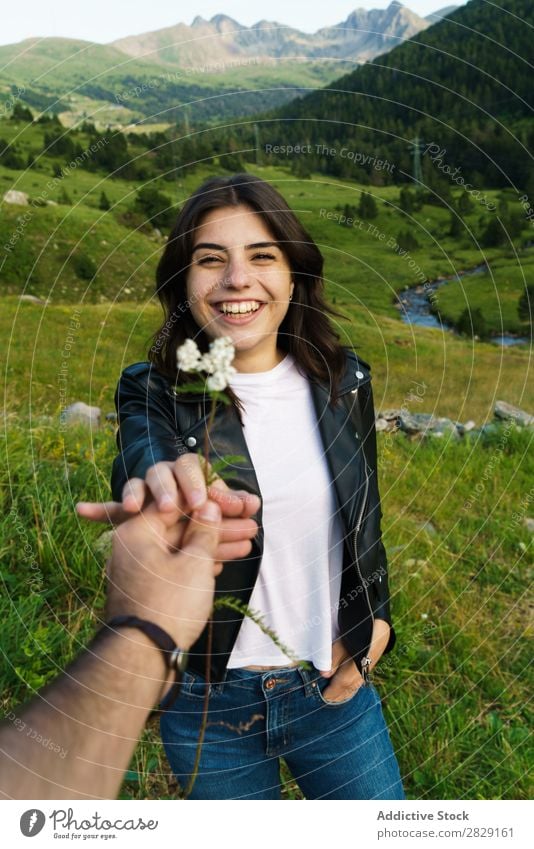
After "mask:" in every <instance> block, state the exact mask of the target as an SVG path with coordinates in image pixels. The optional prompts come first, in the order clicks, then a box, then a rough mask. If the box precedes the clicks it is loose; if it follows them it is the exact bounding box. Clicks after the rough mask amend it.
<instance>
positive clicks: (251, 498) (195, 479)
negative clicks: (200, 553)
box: [76, 454, 261, 562]
mask: <svg viewBox="0 0 534 849" xmlns="http://www.w3.org/2000/svg"><path fill="white" fill-rule="evenodd" d="M197 492H198V493H200V496H199V497H198V498H197V497H196V496H195V493H197ZM208 497H209V499H210V500H211V501H215V502H216V503H217V504H218V505H219V506H220V508H221V512H222V524H221V537H220V543H219V547H218V549H217V554H216V559H217V560H218V561H220V562H224V561H225V560H234V559H236V558H238V557H246V555H247V554H248V553H249V552H250V548H251V546H250V543H249V540H251V539H253V538H254V537H255V536H256V534H257V532H258V526H257V524H256V522H254V521H253V519H252V516H254V515H255V514H256V513H257V512H258V510H259V509H260V504H261V502H260V499H259V498H258V496H257V495H252V494H251V493H249V492H245V491H243V490H232V489H230V488H229V487H228V486H227V484H226V483H225V482H224V481H223V480H221V479H220V478H219V479H218V480H216V481H215V482H214V483H213V484H211V485H210V486H209V487H208V488H206V485H205V483H204V477H203V475H202V470H201V467H200V461H199V458H198V455H197V454H186V455H184V456H183V457H179V458H178V459H177V460H176V461H175V462H174V463H171V462H162V463H156V465H154V466H152V467H151V468H150V469H149V470H148V472H147V477H146V481H144V480H141V478H132V479H131V480H129V481H128V483H127V484H126V485H125V487H124V489H123V492H122V502H119V501H108V502H79V503H78V504H77V505H76V510H77V512H78V515H79V516H83V518H85V519H90V520H91V521H93V522H106V523H111V524H112V525H120V524H122V522H125V521H127V520H128V519H130V518H131V517H132V516H135V515H136V514H138V513H139V512H141V510H143V509H145V508H146V507H147V506H148V505H149V504H152V503H155V504H156V505H157V507H158V509H159V511H160V512H161V514H162V516H163V515H166V514H169V515H171V516H174V515H175V514H176V511H177V510H178V513H179V515H180V516H184V517H185V516H187V515H188V514H189V512H190V511H191V510H192V509H198V506H202V505H203V504H205V503H206V499H207V498H208ZM197 501H198V503H196V502H197ZM245 543H246V544H245ZM243 551H245V553H244V554H243V553H242V552H243Z"/></svg>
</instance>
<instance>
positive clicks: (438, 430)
mask: <svg viewBox="0 0 534 849" xmlns="http://www.w3.org/2000/svg"><path fill="white" fill-rule="evenodd" d="M399 427H400V429H401V430H403V431H404V432H405V433H407V434H409V435H417V436H437V437H442V436H445V434H451V435H453V436H454V437H456V438H458V439H459V438H460V434H459V433H458V430H457V428H456V425H455V423H454V422H453V421H451V419H447V418H441V417H440V416H433V415H431V414H430V413H404V412H401V414H400V416H399Z"/></svg>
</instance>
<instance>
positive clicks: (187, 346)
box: [176, 336, 236, 392]
mask: <svg viewBox="0 0 534 849" xmlns="http://www.w3.org/2000/svg"><path fill="white" fill-rule="evenodd" d="M176 356H177V362H178V367H179V368H181V369H183V371H193V372H205V373H206V374H208V375H209V377H208V379H207V386H208V389H209V390H211V391H214V392H220V391H222V390H223V389H226V387H227V386H228V383H229V381H230V378H231V377H232V375H233V374H235V373H236V369H235V368H234V367H233V365H232V361H233V359H234V356H235V349H234V346H233V344H232V340H231V339H230V337H229V336H221V337H220V338H218V339H214V340H213V342H211V343H210V349H209V353H207V354H201V353H200V351H199V349H198V346H197V344H196V342H194V341H193V340H192V339H187V340H186V341H185V342H184V343H183V345H180V347H179V348H178V351H177V355H176Z"/></svg>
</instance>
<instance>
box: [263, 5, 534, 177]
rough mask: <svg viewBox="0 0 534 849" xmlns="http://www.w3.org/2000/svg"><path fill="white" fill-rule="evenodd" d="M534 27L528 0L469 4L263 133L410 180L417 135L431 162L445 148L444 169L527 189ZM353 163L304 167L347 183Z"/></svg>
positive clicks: (334, 160) (286, 111) (281, 116)
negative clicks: (384, 166) (382, 163)
mask: <svg viewBox="0 0 534 849" xmlns="http://www.w3.org/2000/svg"><path fill="white" fill-rule="evenodd" d="M533 25H534V4H533V3H532V0H492V2H491V3H488V2H486V0H470V2H469V3H467V5H465V6H461V7H459V8H458V9H456V10H455V11H454V12H452V14H451V15H449V16H448V17H446V18H444V19H443V20H441V21H440V22H439V23H437V24H434V25H433V26H431V27H429V28H428V29H427V30H426V31H425V32H422V33H419V34H418V35H417V36H415V37H414V38H413V39H412V40H410V41H408V42H406V43H404V44H401V45H399V46H398V47H396V48H395V49H393V50H391V51H390V52H389V53H387V54H386V55H382V56H379V57H377V58H376V59H374V60H373V61H372V62H368V63H367V64H366V65H363V66H362V67H359V68H357V69H356V70H355V71H353V72H352V73H350V74H347V75H345V76H344V77H341V78H340V79H338V80H336V81H335V82H334V83H333V84H332V85H331V86H327V87H326V88H324V89H323V90H321V91H316V92H313V93H310V94H308V95H306V96H304V97H298V98H296V99H295V100H294V101H292V102H291V104H288V105H286V106H284V107H281V108H280V109H278V110H276V111H274V112H271V113H269V115H268V116H267V117H268V120H264V123H263V126H264V133H265V135H267V134H268V135H269V138H270V140H274V139H277V138H283V143H284V144H285V145H286V146H287V145H291V144H299V143H302V142H303V141H305V142H307V143H310V144H311V145H326V146H329V147H330V148H333V149H335V150H341V149H343V148H344V149H345V150H351V151H352V152H353V157H354V156H355V155H356V153H357V154H358V160H354V161H362V159H363V157H364V154H365V156H367V157H368V161H370V160H371V159H372V157H374V158H375V159H377V160H383V159H386V160H387V161H389V162H390V164H391V165H392V166H393V167H394V168H395V169H396V173H397V176H400V175H402V173H404V174H405V175H406V178H407V177H408V175H409V174H411V172H412V163H411V158H412V156H413V146H410V145H411V141H412V140H413V139H414V138H415V137H418V138H419V139H420V140H421V139H422V140H423V141H424V146H423V147H424V150H426V152H427V153H429V155H430V151H432V152H433V153H436V154H438V153H439V151H440V150H442V151H444V153H442V155H441V164H442V165H443V168H444V169H445V168H450V170H451V171H454V169H455V168H456V169H457V171H456V173H458V169H459V170H462V173H464V174H465V173H468V174H470V175H474V177H475V178H477V179H478V178H480V175H484V177H485V180H486V184H487V182H488V181H489V182H490V184H492V185H508V184H509V183H510V182H511V183H512V185H514V184H515V185H516V186H520V187H521V186H522V187H525V186H526V185H527V184H528V183H530V181H531V180H534V171H533V166H532V159H531V157H530V156H529V155H528V150H529V148H531V147H532V144H533V143H534V121H533V107H534V98H533V89H532V84H531V66H532V62H533V61H534V41H533V39H532V36H531V31H532V27H533ZM286 159H287V157H286ZM301 160H302V157H301ZM354 161H352V162H351V161H350V159H349V157H348V156H347V155H345V157H344V158H342V157H340V156H334V155H332V156H326V155H325V156H322V157H321V156H318V157H317V156H316V157H315V159H314V158H313V157H310V158H309V161H308V167H310V168H312V170H323V171H325V172H327V173H334V174H336V175H343V176H345V175H346V176H348V175H350V174H355V173H359V172H361V171H362V168H359V169H355V167H354ZM460 163H462V167H461V169H460ZM426 164H427V170H428V162H427V163H426ZM437 167H438V166H436V168H437ZM371 172H372V166H369V168H368V173H369V174H370V173H371ZM373 177H374V178H376V179H378V180H380V179H387V177H388V174H386V173H382V175H378V174H377V173H374V174H373Z"/></svg>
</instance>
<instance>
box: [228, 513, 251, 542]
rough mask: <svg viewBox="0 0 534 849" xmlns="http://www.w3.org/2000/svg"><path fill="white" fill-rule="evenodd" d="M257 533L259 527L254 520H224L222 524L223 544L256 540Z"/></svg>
mask: <svg viewBox="0 0 534 849" xmlns="http://www.w3.org/2000/svg"><path fill="white" fill-rule="evenodd" d="M257 533H258V526H257V524H256V522H255V521H254V519H223V520H222V522H221V542H238V541H239V540H242V539H254V537H255V536H256V534H257Z"/></svg>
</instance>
